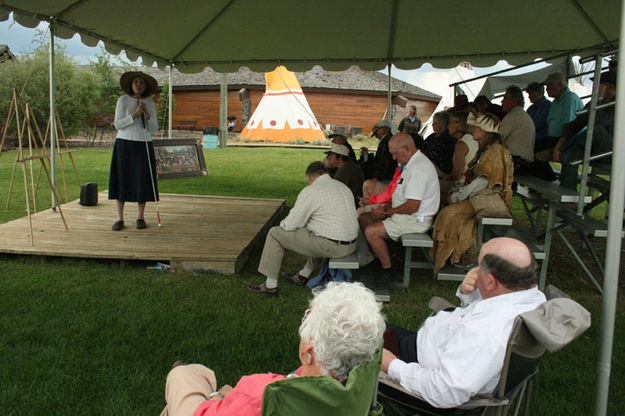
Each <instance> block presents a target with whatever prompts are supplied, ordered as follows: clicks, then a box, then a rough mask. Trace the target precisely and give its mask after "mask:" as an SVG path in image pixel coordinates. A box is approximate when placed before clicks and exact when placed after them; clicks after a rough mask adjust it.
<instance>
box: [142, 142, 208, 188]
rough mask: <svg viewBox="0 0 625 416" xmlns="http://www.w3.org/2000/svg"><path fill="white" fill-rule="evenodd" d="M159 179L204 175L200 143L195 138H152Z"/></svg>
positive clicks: (204, 165)
mask: <svg viewBox="0 0 625 416" xmlns="http://www.w3.org/2000/svg"><path fill="white" fill-rule="evenodd" d="M152 143H153V145H154V156H155V157H156V173H157V174H158V177H159V179H167V178H183V177H186V176H205V175H207V174H208V172H207V171H206V161H205V160H204V153H203V152H202V145H201V143H200V142H199V141H198V140H195V139H172V140H153V141H152Z"/></svg>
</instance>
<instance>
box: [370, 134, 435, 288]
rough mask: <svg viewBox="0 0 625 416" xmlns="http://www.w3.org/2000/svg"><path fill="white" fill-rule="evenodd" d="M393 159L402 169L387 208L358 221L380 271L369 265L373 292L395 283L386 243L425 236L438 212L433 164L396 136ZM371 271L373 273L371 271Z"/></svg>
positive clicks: (404, 137)
mask: <svg viewBox="0 0 625 416" xmlns="http://www.w3.org/2000/svg"><path fill="white" fill-rule="evenodd" d="M389 151H390V153H391V155H392V156H393V159H394V160H396V161H397V163H399V164H400V165H404V168H403V170H402V173H401V177H400V178H399V180H398V181H397V187H396V188H395V191H393V197H392V200H391V203H390V204H386V205H382V206H379V207H376V208H373V209H372V210H371V212H365V213H363V214H361V215H360V216H359V217H358V222H359V223H360V227H361V228H362V230H363V232H364V235H365V237H366V239H367V242H368V243H369V246H370V247H371V250H373V252H374V254H375V255H376V256H377V257H378V260H379V266H380V267H381V270H376V269H374V268H375V267H376V266H377V265H372V266H370V267H369V269H368V270H367V269H365V271H364V272H365V275H369V276H368V277H369V278H373V280H374V281H373V282H372V286H373V288H374V289H378V288H383V287H387V286H388V285H389V284H390V283H392V282H393V281H394V280H395V276H394V274H393V273H392V269H391V256H390V253H389V250H388V246H387V245H386V241H385V240H386V239H387V238H391V239H393V240H394V241H397V240H398V239H399V237H400V236H401V235H402V234H406V233H424V232H426V231H428V230H429V229H430V228H431V227H432V220H433V218H434V216H435V215H436V213H437V212H438V206H439V202H440V187H439V182H438V175H437V173H436V168H435V167H434V164H433V163H432V162H431V161H430V159H428V158H427V156H425V155H424V154H423V153H421V151H420V150H418V149H417V147H416V145H415V142H414V140H413V139H412V137H411V136H410V135H408V134H406V133H398V134H396V135H395V136H393V137H392V138H391V141H390V142H389ZM372 268H373V270H372Z"/></svg>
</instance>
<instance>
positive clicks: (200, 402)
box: [161, 282, 385, 416]
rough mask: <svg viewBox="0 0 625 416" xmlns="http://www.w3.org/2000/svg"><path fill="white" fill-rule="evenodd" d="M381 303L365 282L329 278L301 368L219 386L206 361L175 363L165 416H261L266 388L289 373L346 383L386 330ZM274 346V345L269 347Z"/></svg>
mask: <svg viewBox="0 0 625 416" xmlns="http://www.w3.org/2000/svg"><path fill="white" fill-rule="evenodd" d="M380 308H381V305H380V304H379V303H378V302H376V300H375V296H374V294H373V293H372V292H371V291H370V290H369V289H367V288H365V287H364V286H363V285H362V284H361V283H344V282H343V283H334V282H331V283H329V284H328V285H327V286H326V288H325V289H324V290H321V291H315V292H314V298H313V299H312V301H311V302H310V309H308V310H306V312H305V313H304V316H303V317H302V323H301V325H300V327H299V336H300V343H299V360H300V362H301V367H300V368H298V369H297V370H296V371H295V372H294V373H292V374H289V375H288V376H283V375H279V374H272V373H263V374H252V375H249V376H244V377H242V378H241V379H240V380H239V382H238V383H237V385H236V386H235V387H234V388H232V387H231V386H228V385H225V386H223V387H222V388H221V389H217V380H216V378H215V373H214V372H213V371H212V370H210V369H208V368H206V367H204V366H203V365H200V364H189V365H186V364H184V363H183V364H181V365H177V364H178V363H179V362H176V363H175V364H174V368H173V369H172V370H171V371H170V372H169V374H168V375H167V383H166V387H165V399H166V401H167V406H166V407H165V409H163V412H162V413H161V416H165V415H169V416H182V415H186V416H191V415H193V416H209V415H233V416H234V415H260V414H261V410H262V400H263V392H264V390H265V387H266V386H267V385H268V384H270V383H273V382H275V381H277V380H282V379H284V378H287V377H305V376H313V375H327V376H329V377H333V378H335V379H336V380H338V381H339V382H341V383H343V384H345V383H346V381H347V378H348V376H349V373H350V371H351V370H352V369H353V368H354V367H356V366H357V365H358V364H360V363H362V362H364V361H368V360H371V359H372V358H373V357H374V356H375V354H376V352H377V350H378V348H379V347H380V345H381V343H382V336H383V334H384V330H385V323H384V317H383V316H382V313H381V312H380ZM267 348H271V346H267Z"/></svg>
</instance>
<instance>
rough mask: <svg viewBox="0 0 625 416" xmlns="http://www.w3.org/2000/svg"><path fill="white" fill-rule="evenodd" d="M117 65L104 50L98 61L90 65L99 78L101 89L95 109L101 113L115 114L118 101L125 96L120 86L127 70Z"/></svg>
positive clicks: (97, 56) (97, 57)
mask: <svg viewBox="0 0 625 416" xmlns="http://www.w3.org/2000/svg"><path fill="white" fill-rule="evenodd" d="M113 59H114V58H113ZM115 64H116V62H113V60H112V59H111V55H109V54H108V53H106V51H105V50H104V48H102V49H101V53H99V54H97V55H96V61H91V62H90V65H89V69H90V70H91V71H93V72H94V74H95V75H97V76H98V87H99V88H98V97H97V98H96V100H95V107H96V110H97V111H98V112H99V113H104V114H112V113H114V112H115V105H116V104H117V99H118V98H119V97H120V96H121V95H122V94H123V91H122V89H121V88H120V86H119V77H120V76H121V74H122V72H124V70H125V68H124V67H120V66H119V65H117V66H116V65H115Z"/></svg>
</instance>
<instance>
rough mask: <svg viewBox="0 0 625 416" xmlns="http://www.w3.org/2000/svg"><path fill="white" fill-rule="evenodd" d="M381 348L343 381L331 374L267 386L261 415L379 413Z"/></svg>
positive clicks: (371, 415)
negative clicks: (378, 379) (378, 386)
mask: <svg viewBox="0 0 625 416" xmlns="http://www.w3.org/2000/svg"><path fill="white" fill-rule="evenodd" d="M381 361H382V348H380V351H379V352H378V353H377V354H376V356H375V357H373V358H372V359H371V360H369V361H365V362H363V363H360V364H358V365H357V366H356V367H355V368H354V369H353V370H352V371H351V372H350V373H349V378H348V379H347V383H345V385H342V384H341V383H340V382H338V381H337V380H336V379H334V378H332V377H330V376H304V377H291V378H286V379H282V380H278V381H275V382H273V383H271V384H268V385H267V387H265V391H264V393H263V409H262V413H261V415H262V416H278V415H280V416H284V415H298V416H367V415H369V416H377V415H380V414H381V413H382V407H381V406H380V405H378V403H377V398H376V397H375V396H374V395H375V392H376V385H377V378H378V373H379V372H380V363H381Z"/></svg>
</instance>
